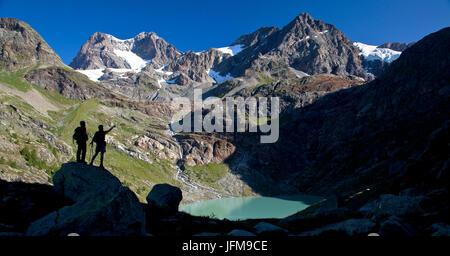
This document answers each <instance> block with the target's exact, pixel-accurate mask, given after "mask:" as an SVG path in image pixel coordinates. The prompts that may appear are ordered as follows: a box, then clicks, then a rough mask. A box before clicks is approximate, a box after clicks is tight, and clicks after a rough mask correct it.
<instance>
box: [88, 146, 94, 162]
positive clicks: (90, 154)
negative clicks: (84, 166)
mask: <svg viewBox="0 0 450 256" xmlns="http://www.w3.org/2000/svg"><path fill="white" fill-rule="evenodd" d="M92 149H93V147H92V144H91V150H89V161H91V159H92Z"/></svg>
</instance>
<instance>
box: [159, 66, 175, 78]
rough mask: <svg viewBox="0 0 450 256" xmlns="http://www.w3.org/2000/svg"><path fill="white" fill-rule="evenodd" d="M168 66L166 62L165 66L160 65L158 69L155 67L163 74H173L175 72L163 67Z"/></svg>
mask: <svg viewBox="0 0 450 256" xmlns="http://www.w3.org/2000/svg"><path fill="white" fill-rule="evenodd" d="M168 66H169V64H166V65H164V66H162V67H160V68H158V69H155V71H156V72H158V73H160V74H163V75H167V76H171V75H172V74H173V72H172V71H165V70H163V69H165V68H166V67H168Z"/></svg>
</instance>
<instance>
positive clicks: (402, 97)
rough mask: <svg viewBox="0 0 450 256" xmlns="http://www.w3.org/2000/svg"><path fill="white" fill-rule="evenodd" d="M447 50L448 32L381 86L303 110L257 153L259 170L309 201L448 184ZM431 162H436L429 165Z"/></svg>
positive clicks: (425, 42) (408, 56)
mask: <svg viewBox="0 0 450 256" xmlns="http://www.w3.org/2000/svg"><path fill="white" fill-rule="evenodd" d="M449 47H450V28H445V29H442V30H440V31H438V32H436V33H433V34H430V35H428V36H426V37H425V38H424V39H422V40H420V41H419V42H417V43H416V44H414V45H413V46H412V47H410V48H408V49H407V50H406V51H405V52H404V53H403V54H402V55H401V56H400V58H399V59H398V60H396V61H394V62H393V63H392V64H391V66H390V67H389V68H388V70H387V71H386V72H385V73H384V74H383V75H382V76H381V77H379V78H378V79H376V80H375V81H373V82H371V83H369V84H365V85H362V86H359V87H354V88H350V89H347V90H341V91H339V92H336V93H333V94H329V95H327V96H325V97H322V98H320V99H319V100H317V101H316V102H315V103H313V104H311V105H309V106H307V107H305V108H303V109H301V110H300V111H298V112H297V114H295V115H293V116H292V117H291V118H292V119H291V121H290V122H289V123H288V124H286V125H285V126H284V127H282V129H281V131H280V139H279V141H278V142H277V143H276V144H274V145H260V146H256V148H253V149H251V152H257V153H255V154H254V156H253V158H252V159H253V166H254V168H255V169H257V170H265V171H266V172H267V173H271V175H273V176H276V177H278V178H281V179H282V180H283V179H284V180H289V181H290V183H291V184H294V185H295V186H296V187H297V188H298V189H299V190H300V191H301V192H304V193H310V194H311V193H312V194H323V195H330V194H332V193H335V192H341V193H351V192H357V191H361V190H363V189H366V188H373V187H376V186H379V185H380V186H381V185H382V184H384V185H383V186H388V185H387V183H389V182H390V181H392V180H394V181H395V182H394V183H395V184H396V185H395V186H396V188H395V189H394V188H393V190H392V191H391V192H394V193H398V192H399V191H402V190H404V189H407V188H411V187H414V188H415V189H416V188H417V187H416V186H428V187H430V189H436V187H438V186H439V185H437V184H443V183H444V184H445V182H448V181H447V179H448V175H447V176H446V175H445V174H444V173H445V168H446V167H445V166H448V145H447V141H448V140H443V141H439V140H437V139H436V138H437V137H440V136H444V137H445V134H447V133H448V120H449V119H450V112H449V110H450V105H449V103H450V99H449V96H450V89H449V84H450V83H449V81H450V76H449V73H448V70H449V68H450V55H449V53H448V51H447V49H448V48H449ZM430 147H431V148H430ZM430 150H431V151H430ZM430 154H431V156H433V157H434V158H435V160H434V161H431V162H424V161H425V160H424V159H423V157H425V156H427V157H429V155H430ZM419 165H420V166H421V167H420V168H419V169H417V168H418V166H419ZM282 177H283V178H282ZM406 177H415V178H414V179H412V178H411V179H410V180H408V179H409V178H408V179H407V178H406ZM419 177H422V179H420V178H419ZM418 178H419V179H418ZM399 179H403V181H402V182H400V181H398V180H399ZM405 179H406V180H405ZM396 182H397V183H396ZM415 182H417V184H416V183H415ZM419 184H420V185H419Z"/></svg>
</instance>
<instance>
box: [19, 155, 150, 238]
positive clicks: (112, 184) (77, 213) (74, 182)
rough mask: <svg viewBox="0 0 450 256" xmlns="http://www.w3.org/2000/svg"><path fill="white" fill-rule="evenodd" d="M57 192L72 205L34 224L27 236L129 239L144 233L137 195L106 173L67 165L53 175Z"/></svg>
mask: <svg viewBox="0 0 450 256" xmlns="http://www.w3.org/2000/svg"><path fill="white" fill-rule="evenodd" d="M54 184H55V189H56V191H57V193H59V194H61V195H63V196H64V197H67V198H70V199H71V200H73V201H74V202H75V203H74V204H73V205H70V206H66V207H63V208H61V209H59V210H57V211H54V212H52V213H50V214H49V215H47V216H45V217H43V218H42V219H39V220H37V221H35V222H33V223H32V224H31V225H30V227H29V228H28V230H27V233H26V234H27V235H30V236H42V235H56V236H65V235H67V234H69V233H77V234H80V235H81V236H86V235H88V236H132V235H144V234H145V214H144V210H143V207H142V205H141V204H140V203H139V201H138V199H137V197H136V195H135V194H134V193H133V192H132V191H131V190H130V189H129V188H127V187H124V186H122V185H121V183H120V181H119V180H118V179H117V178H116V177H114V176H113V175H112V174H110V173H109V172H108V171H107V170H105V169H101V168H98V167H93V166H88V165H84V164H77V163H68V164H64V165H63V166H62V168H61V169H60V170H59V171H58V172H57V173H56V174H55V177H54Z"/></svg>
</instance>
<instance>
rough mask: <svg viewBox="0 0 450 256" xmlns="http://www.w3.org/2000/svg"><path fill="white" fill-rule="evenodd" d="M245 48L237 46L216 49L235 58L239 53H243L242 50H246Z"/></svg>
mask: <svg viewBox="0 0 450 256" xmlns="http://www.w3.org/2000/svg"><path fill="white" fill-rule="evenodd" d="M244 48H245V45H243V44H236V45H231V46H227V47H221V48H216V49H217V50H218V51H221V52H223V53H227V54H230V55H231V56H234V55H236V54H238V53H239V52H241V51H242V50H244Z"/></svg>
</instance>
